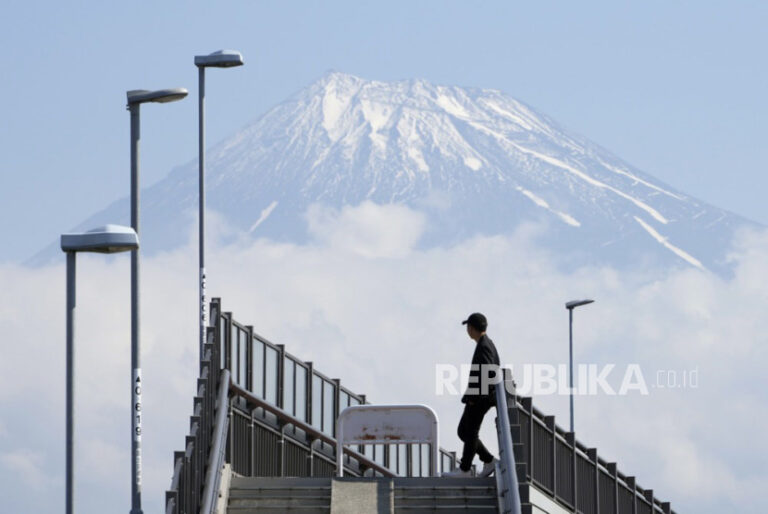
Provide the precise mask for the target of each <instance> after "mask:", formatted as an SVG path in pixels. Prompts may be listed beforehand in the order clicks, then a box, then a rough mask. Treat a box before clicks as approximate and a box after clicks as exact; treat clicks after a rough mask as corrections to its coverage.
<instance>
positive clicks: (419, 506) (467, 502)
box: [227, 476, 497, 514]
mask: <svg viewBox="0 0 768 514" xmlns="http://www.w3.org/2000/svg"><path fill="white" fill-rule="evenodd" d="M374 480H388V479H381V478H379V479H371V481H374ZM392 486H393V494H394V512H396V513H400V512H418V513H428V512H440V513H450V512H462V513H466V514H472V513H485V514H488V513H491V512H496V510H497V499H496V480H495V478H493V477H489V478H475V477H472V478H432V477H429V478H415V477H414V478H412V477H397V478H394V479H392ZM330 511H331V479H330V478H261V477H238V476H233V477H232V483H231V486H230V492H229V505H228V509H227V512H228V513H230V514H251V513H262V512H264V513H276V512H302V513H305V514H309V513H316V512H317V513H320V512H323V513H328V512H330Z"/></svg>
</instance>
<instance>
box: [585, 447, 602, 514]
mask: <svg viewBox="0 0 768 514" xmlns="http://www.w3.org/2000/svg"><path fill="white" fill-rule="evenodd" d="M587 457H589V460H590V461H591V462H592V465H593V466H594V467H595V514H600V468H599V466H598V465H597V448H589V449H587Z"/></svg>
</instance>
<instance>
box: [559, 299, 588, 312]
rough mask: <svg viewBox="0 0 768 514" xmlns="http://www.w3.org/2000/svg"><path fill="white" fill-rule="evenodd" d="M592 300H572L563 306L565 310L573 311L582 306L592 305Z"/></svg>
mask: <svg viewBox="0 0 768 514" xmlns="http://www.w3.org/2000/svg"><path fill="white" fill-rule="evenodd" d="M594 302H595V301H594V300H573V301H571V302H568V303H566V304H565V308H566V309H568V310H571V309H575V308H576V307H581V306H582V305H589V304H590V303H594Z"/></svg>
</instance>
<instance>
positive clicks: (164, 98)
mask: <svg viewBox="0 0 768 514" xmlns="http://www.w3.org/2000/svg"><path fill="white" fill-rule="evenodd" d="M127 96H128V111H129V112H130V113H131V227H132V228H133V230H135V231H136V234H139V139H140V138H141V135H140V130H139V129H140V107H141V104H143V103H147V102H154V103H167V102H174V101H176V100H181V99H182V98H184V97H185V96H187V90H186V89H184V88H173V89H159V90H157V91H146V90H143V89H140V90H133V91H128V92H127ZM131 370H132V371H133V373H132V376H131V514H142V510H141V415H140V414H141V362H140V359H139V251H138V249H135V250H133V251H131Z"/></svg>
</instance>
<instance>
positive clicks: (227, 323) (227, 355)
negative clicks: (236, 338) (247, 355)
mask: <svg viewBox="0 0 768 514" xmlns="http://www.w3.org/2000/svg"><path fill="white" fill-rule="evenodd" d="M221 328H222V331H223V332H224V339H223V340H224V367H225V368H227V369H228V370H230V371H232V313H231V312H225V313H224V326H222V327H221Z"/></svg>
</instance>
